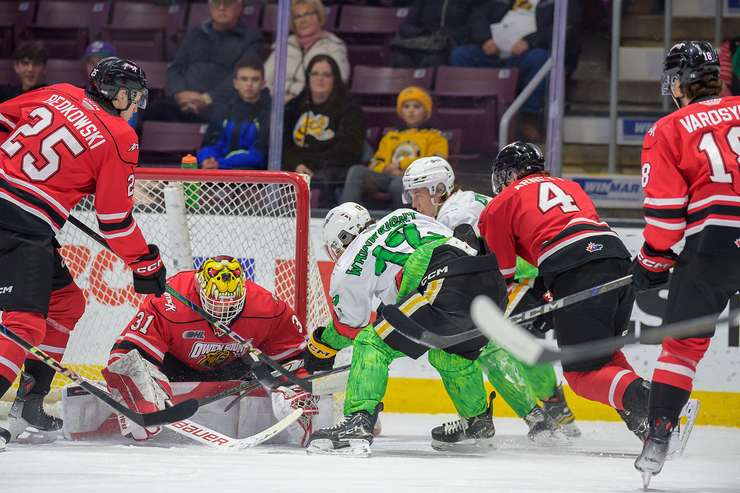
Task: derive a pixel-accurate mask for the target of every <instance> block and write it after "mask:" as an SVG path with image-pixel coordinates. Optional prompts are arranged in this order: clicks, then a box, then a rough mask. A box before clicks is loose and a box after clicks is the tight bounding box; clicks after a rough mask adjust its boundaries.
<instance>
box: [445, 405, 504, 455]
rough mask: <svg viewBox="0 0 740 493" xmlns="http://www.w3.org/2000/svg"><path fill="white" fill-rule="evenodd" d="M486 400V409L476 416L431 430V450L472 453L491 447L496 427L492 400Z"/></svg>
mask: <svg viewBox="0 0 740 493" xmlns="http://www.w3.org/2000/svg"><path fill="white" fill-rule="evenodd" d="M494 397H496V393H495V392H491V395H490V396H489V398H488V407H487V408H486V410H485V411H484V412H483V413H481V414H479V415H478V416H473V417H472V418H460V419H458V420H455V421H450V422H448V423H444V424H442V425H440V426H437V427H435V428H434V429H432V448H433V449H434V450H439V451H448V450H455V451H460V452H464V451H474V450H481V449H487V448H491V447H493V436H494V435H495V434H496V427H495V426H494V425H493V399H494Z"/></svg>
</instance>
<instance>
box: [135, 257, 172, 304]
mask: <svg viewBox="0 0 740 493" xmlns="http://www.w3.org/2000/svg"><path fill="white" fill-rule="evenodd" d="M148 247H149V253H148V254H146V255H142V256H141V257H139V258H138V259H137V260H136V261H135V262H134V263H132V264H131V270H132V271H134V291H136V292H137V293H139V294H153V295H155V296H157V297H159V296H162V293H164V287H165V285H166V284H167V269H166V268H165V266H164V263H163V262H162V259H161V258H160V257H159V248H157V245H148Z"/></svg>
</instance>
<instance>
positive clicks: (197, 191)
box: [54, 172, 330, 388]
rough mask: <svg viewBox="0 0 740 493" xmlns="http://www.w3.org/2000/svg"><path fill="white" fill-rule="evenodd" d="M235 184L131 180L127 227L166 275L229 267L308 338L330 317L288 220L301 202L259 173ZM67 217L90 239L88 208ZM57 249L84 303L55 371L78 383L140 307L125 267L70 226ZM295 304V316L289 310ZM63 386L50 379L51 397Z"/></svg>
mask: <svg viewBox="0 0 740 493" xmlns="http://www.w3.org/2000/svg"><path fill="white" fill-rule="evenodd" d="M263 173H264V172H263ZM273 175H287V174H283V173H277V174H276V173H273ZM239 176H240V181H238V182H229V181H226V179H225V180H224V181H219V180H218V179H216V180H213V179H212V177H213V176H212V174H211V176H209V181H194V180H192V179H190V178H189V179H188V180H189V181H186V180H180V179H166V180H161V179H147V178H146V177H144V178H143V179H142V177H138V178H137V182H136V188H135V191H134V202H135V209H134V217H135V218H136V221H137V223H138V224H139V226H140V228H141V229H142V231H143V233H144V237H145V238H146V239H147V241H149V242H151V243H156V244H157V245H158V246H159V249H160V252H161V255H162V259H163V261H164V263H165V265H166V266H167V272H168V275H171V274H174V273H176V272H179V271H181V270H185V269H191V268H197V267H198V266H200V265H201V264H202V263H203V261H204V260H205V259H207V258H209V257H212V256H216V255H231V256H234V257H237V258H238V259H240V261H241V263H242V265H243V266H244V269H245V272H246V275H247V278H248V279H250V280H252V281H254V282H256V283H257V284H259V285H261V286H262V287H264V288H266V289H268V290H270V291H272V292H273V293H274V294H275V295H276V296H277V297H278V298H280V299H282V300H284V301H286V302H287V303H289V304H290V305H291V306H292V307H293V308H294V309H296V312H297V313H298V314H300V313H305V314H306V316H305V320H304V322H305V324H306V325H307V326H308V330H313V329H314V328H315V327H316V326H317V325H319V324H323V323H325V322H326V320H327V319H328V318H329V317H330V313H329V307H328V304H327V301H326V297H325V295H324V291H323V287H322V283H321V278H320V275H319V269H318V264H317V262H316V260H315V257H314V255H313V252H312V249H311V242H310V239H309V238H308V227H299V223H298V219H297V218H298V210H299V208H305V209H304V210H306V211H307V208H308V199H307V197H306V198H305V200H300V201H299V194H298V193H297V190H296V185H295V183H294V182H293V181H291V180H289V179H286V180H285V181H284V182H277V183H264V182H260V173H259V172H256V173H254V175H251V174H249V173H248V172H241V173H240V174H239ZM232 179H233V175H232ZM73 215H75V216H76V217H77V218H78V219H80V220H81V221H82V222H84V223H86V224H87V225H89V226H92V227H93V229H96V228H95V224H96V218H95V212H94V209H93V206H92V199H91V198H87V199H85V200H83V201H82V202H80V203H79V204H78V205H77V207H76V208H75V210H74V211H73ZM306 226H307V225H306ZM298 234H301V235H304V237H305V238H304V240H305V242H304V244H305V245H306V248H308V261H307V265H305V264H303V265H299V261H298V260H297V258H299V256H298V255H297V252H296V240H297V235H298ZM57 239H58V240H59V242H60V244H61V245H62V247H61V254H62V256H63V257H64V259H65V261H66V263H67V266H68V268H69V270H70V272H71V274H72V276H73V277H74V279H75V282H76V283H77V285H78V286H80V288H82V290H83V293H84V295H85V298H86V303H87V304H86V310H85V314H84V315H83V317H82V319H81V320H80V321H79V322H78V324H77V326H76V327H75V329H74V331H73V332H72V334H71V337H70V341H69V344H68V346H67V350H66V352H65V355H64V359H63V364H64V365H65V366H68V367H69V368H71V369H73V370H75V371H77V372H78V373H79V374H81V375H82V376H84V377H85V378H87V379H93V380H95V379H100V378H101V376H100V370H101V369H102V368H103V366H104V365H105V364H106V362H107V359H108V353H109V351H110V349H111V347H112V345H113V341H114V339H115V338H116V337H117V336H118V334H119V333H120V332H121V330H122V329H123V328H124V326H125V325H126V324H127V323H128V322H129V320H131V318H132V317H133V316H134V315H135V313H136V308H137V307H138V306H139V304H140V302H141V300H142V299H143V298H144V297H143V296H142V295H139V294H136V293H135V292H134V291H133V286H132V281H131V271H130V270H129V269H128V267H126V266H125V265H124V264H123V262H122V261H120V260H119V259H118V258H117V257H116V256H115V255H114V254H112V253H110V252H108V251H107V250H105V249H103V248H102V247H101V246H100V245H98V244H97V243H95V242H94V241H93V240H92V239H90V238H89V237H88V236H86V235H85V234H84V233H82V232H81V231H80V230H78V229H77V228H75V227H74V226H73V225H71V224H69V223H67V225H65V227H64V228H63V230H62V232H61V233H60V234H59V235H58V236H57ZM299 279H303V280H304V281H303V284H302V285H303V286H306V287H307V289H306V294H305V296H301V293H299V292H298V287H299V286H300V285H301V284H300V283H299ZM304 300H305V301H304ZM247 302H248V300H247ZM302 303H305V311H302V310H299V309H297V308H298V307H297V305H298V304H302ZM67 382H68V380H67V379H66V378H65V377H63V376H62V375H57V376H56V378H55V381H54V387H55V388H60V387H61V386H63V385H65V384H66V383H67Z"/></svg>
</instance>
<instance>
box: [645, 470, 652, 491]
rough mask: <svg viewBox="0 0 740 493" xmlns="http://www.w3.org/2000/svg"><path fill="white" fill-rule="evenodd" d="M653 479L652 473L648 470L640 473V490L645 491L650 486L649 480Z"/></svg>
mask: <svg viewBox="0 0 740 493" xmlns="http://www.w3.org/2000/svg"><path fill="white" fill-rule="evenodd" d="M651 479H653V475H652V473H649V472H643V473H642V490H643V491H647V490H648V488H649V487H650V480H651Z"/></svg>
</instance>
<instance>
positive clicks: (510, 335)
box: [470, 296, 740, 365]
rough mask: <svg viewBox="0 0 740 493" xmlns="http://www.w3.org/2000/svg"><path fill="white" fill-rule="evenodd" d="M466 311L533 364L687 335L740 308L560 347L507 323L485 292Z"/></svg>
mask: <svg viewBox="0 0 740 493" xmlns="http://www.w3.org/2000/svg"><path fill="white" fill-rule="evenodd" d="M470 314H471V316H472V318H473V321H474V322H475V324H476V325H477V326H478V328H480V330H481V332H483V334H485V336H486V337H487V338H489V339H491V340H493V341H496V342H497V343H498V344H500V345H501V347H503V348H504V349H506V350H507V351H509V352H510V353H511V354H513V355H514V356H516V357H517V358H519V359H521V360H522V361H524V362H525V363H527V364H529V365H535V364H538V363H554V362H556V361H561V362H563V363H573V362H577V361H583V360H586V359H590V358H593V357H596V356H604V355H609V354H611V353H613V352H614V351H616V350H617V349H619V348H621V347H622V346H626V345H629V344H657V343H660V342H661V341H662V340H663V339H665V338H666V337H676V338H682V337H691V336H694V335H698V334H702V333H704V332H706V331H707V330H708V329H710V328H711V327H714V326H715V325H716V324H717V323H720V322H726V321H728V320H733V319H736V318H737V317H740V310H735V311H732V312H730V314H729V315H728V316H727V317H720V318H717V315H716V314H712V315H706V316H703V317H698V318H693V319H691V320H684V321H681V322H676V323H672V324H668V325H666V326H664V327H658V328H655V329H650V330H647V331H643V332H642V333H641V334H640V335H639V336H637V335H635V334H627V335H624V336H617V337H610V338H608V339H602V340H598V341H591V342H585V343H583V344H575V345H572V346H565V347H563V348H560V349H551V348H548V347H546V346H545V345H544V344H543V343H542V342H541V341H540V340H539V339H537V338H536V337H534V336H533V335H532V334H530V333H529V332H527V331H526V330H525V329H523V328H521V327H519V326H517V325H514V324H513V323H511V321H510V320H507V319H506V317H505V316H504V314H503V313H502V312H501V310H500V309H499V308H498V306H496V304H495V303H494V302H493V300H491V299H490V298H489V297H487V296H478V297H476V298H475V299H474V300H473V303H472V305H471V307H470Z"/></svg>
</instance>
